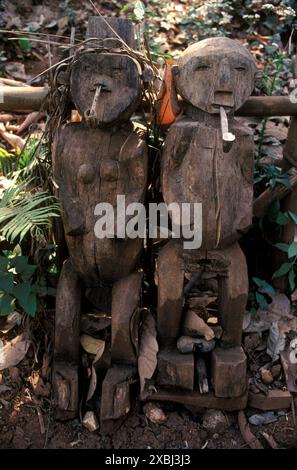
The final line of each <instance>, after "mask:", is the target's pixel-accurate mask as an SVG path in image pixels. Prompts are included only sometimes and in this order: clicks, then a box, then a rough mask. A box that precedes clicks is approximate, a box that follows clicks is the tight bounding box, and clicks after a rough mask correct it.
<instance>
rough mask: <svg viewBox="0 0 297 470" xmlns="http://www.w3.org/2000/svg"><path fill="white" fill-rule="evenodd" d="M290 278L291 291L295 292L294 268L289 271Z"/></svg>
mask: <svg viewBox="0 0 297 470" xmlns="http://www.w3.org/2000/svg"><path fill="white" fill-rule="evenodd" d="M288 278H289V286H290V289H291V292H293V290H294V289H295V287H296V284H295V278H296V274H295V271H294V269H291V271H290V272H289V276H288Z"/></svg>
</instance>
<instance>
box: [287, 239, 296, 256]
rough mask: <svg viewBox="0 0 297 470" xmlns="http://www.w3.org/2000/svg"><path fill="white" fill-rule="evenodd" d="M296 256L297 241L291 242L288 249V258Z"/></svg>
mask: <svg viewBox="0 0 297 470" xmlns="http://www.w3.org/2000/svg"><path fill="white" fill-rule="evenodd" d="M294 256H297V243H296V242H293V243H291V245H290V246H289V249H288V258H294Z"/></svg>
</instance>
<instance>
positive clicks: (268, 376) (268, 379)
mask: <svg viewBox="0 0 297 470" xmlns="http://www.w3.org/2000/svg"><path fill="white" fill-rule="evenodd" d="M260 374H261V380H262V382H263V383H264V384H265V385H270V384H272V382H273V380H274V379H273V375H272V373H271V372H270V370H268V369H262V370H261V372H260Z"/></svg>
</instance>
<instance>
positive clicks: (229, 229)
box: [157, 38, 256, 397]
mask: <svg viewBox="0 0 297 470" xmlns="http://www.w3.org/2000/svg"><path fill="white" fill-rule="evenodd" d="M255 71H256V67H255V63H254V60H253V57H252V55H251V54H250V53H249V52H248V51H247V50H246V49H245V48H244V47H243V46H242V45H241V44H240V43H239V42H237V41H234V40H231V39H228V38H211V39H207V40H203V41H201V42H199V43H197V44H194V45H192V46H190V47H189V48H188V49H187V50H186V51H185V52H184V53H183V54H182V56H181V57H180V58H179V60H178V63H177V66H176V67H175V69H174V77H175V85H176V88H177V90H178V92H179V94H180V95H181V97H182V98H183V99H184V101H185V112H184V115H183V116H182V118H180V119H179V120H177V121H176V123H175V124H173V125H172V126H171V128H170V130H169V133H168V136H167V138H166V142H165V147H164V152H163V156H162V168H161V181H162V193H163V197H164V200H165V203H166V204H167V205H168V204H170V203H172V202H175V203H178V204H179V205H181V204H182V203H197V202H200V203H202V245H201V247H200V249H199V250H184V249H183V247H182V244H181V243H180V242H176V241H170V242H169V243H168V244H167V245H166V246H165V247H164V248H163V250H162V251H161V253H160V256H159V259H158V266H157V276H158V337H159V341H160V343H161V346H162V348H163V351H161V352H160V353H159V363H160V362H161V364H164V363H165V362H166V371H167V372H166V373H165V372H164V371H163V370H162V367H161V370H160V373H159V376H160V383H161V384H162V385H166V383H165V382H166V380H167V382H168V383H167V385H171V386H174V385H175V382H180V380H179V371H178V367H179V368H180V369H182V366H181V362H182V360H181V359H180V360H179V361H178V362H179V365H178V366H177V367H176V368H175V369H176V370H174V364H175V361H176V359H175V356H176V354H177V352H176V349H175V350H174V348H175V347H176V341H177V339H178V337H179V336H180V334H181V333H180V331H181V325H182V321H183V318H182V313H183V303H184V274H185V272H189V273H191V272H198V273H199V272H200V273H202V274H203V272H209V271H211V272H214V273H217V279H218V288H219V316H220V321H221V325H222V328H223V335H222V339H221V347H220V348H216V349H215V350H214V352H213V353H212V381H213V386H214V393H215V395H216V396H217V397H232V396H240V395H242V394H243V393H245V391H246V378H245V374H246V371H245V367H246V361H245V356H244V353H243V351H242V349H241V348H240V345H241V333H242V321H243V315H244V311H245V306H246V301H247V294H248V276H247V266H246V261H245V257H244V254H243V253H242V251H241V249H240V247H239V245H238V243H237V240H238V239H239V238H240V237H241V235H242V234H243V233H244V232H245V230H246V229H247V227H248V226H249V225H250V224H251V221H252V202H253V165H254V163H253V162H254V154H253V136H252V134H251V131H250V130H249V129H248V128H246V127H244V126H242V125H241V124H239V123H238V122H237V121H236V119H234V117H233V114H234V111H235V110H237V109H238V108H239V107H240V106H241V105H242V104H243V103H244V102H245V100H246V99H247V98H248V97H249V95H250V94H251V92H252V90H253V87H254V75H255ZM228 126H229V129H228ZM223 348H229V349H228V352H226V351H225V350H224V349H223ZM169 351H172V352H171V353H170V352H169ZM170 354H171V358H172V361H171V362H172V363H171V364H170V365H168V364H169V362H170V360H169V358H170ZM191 356H192V355H185V359H184V363H185V367H187V368H188V371H189V372H188V379H187V381H186V383H185V385H184V388H187V389H189V390H193V386H194V378H193V376H194V361H193V359H192V358H191ZM164 357H165V358H166V360H165V359H164ZM234 364H235V365H234ZM233 366H234V367H233ZM170 368H171V370H173V371H174V372H172V383H170V380H168V370H169V369H170ZM183 373H184V371H183ZM164 375H165V376H166V380H165V381H164V380H163V379H164ZM236 375H237V377H236ZM162 377H163V378H162ZM179 386H180V385H179Z"/></svg>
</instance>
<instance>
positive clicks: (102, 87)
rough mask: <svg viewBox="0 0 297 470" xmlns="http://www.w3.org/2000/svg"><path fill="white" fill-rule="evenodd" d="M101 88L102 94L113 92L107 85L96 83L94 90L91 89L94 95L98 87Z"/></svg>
mask: <svg viewBox="0 0 297 470" xmlns="http://www.w3.org/2000/svg"><path fill="white" fill-rule="evenodd" d="M99 86H100V87H101V91H100V93H103V92H106V93H111V92H112V90H111V89H110V88H109V87H108V86H107V85H106V84H105V83H95V84H94V86H93V88H91V89H90V91H91V92H92V93H94V92H95V91H96V90H97V88H98V87H99Z"/></svg>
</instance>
